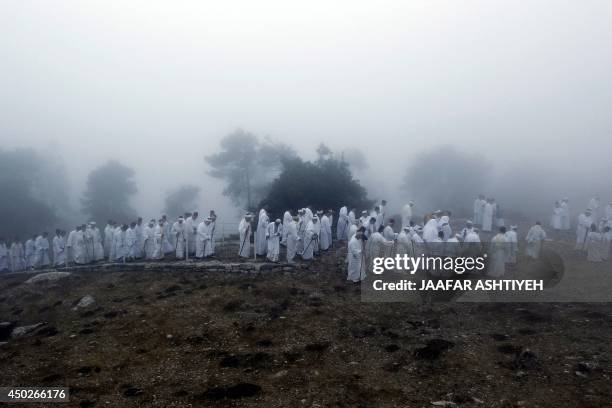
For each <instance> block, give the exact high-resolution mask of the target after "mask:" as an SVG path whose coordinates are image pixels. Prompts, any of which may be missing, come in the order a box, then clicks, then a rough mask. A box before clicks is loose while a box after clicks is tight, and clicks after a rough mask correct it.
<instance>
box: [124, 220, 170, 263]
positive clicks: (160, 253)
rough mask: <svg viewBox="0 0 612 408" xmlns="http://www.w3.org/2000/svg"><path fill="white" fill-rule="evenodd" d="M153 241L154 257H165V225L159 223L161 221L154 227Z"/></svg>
mask: <svg viewBox="0 0 612 408" xmlns="http://www.w3.org/2000/svg"><path fill="white" fill-rule="evenodd" d="M153 242H154V244H153V245H154V247H153V256H152V258H153V259H164V226H163V225H159V223H158V224H156V225H155V226H154V227H153ZM126 252H127V251H126ZM126 255H127V253H126Z"/></svg>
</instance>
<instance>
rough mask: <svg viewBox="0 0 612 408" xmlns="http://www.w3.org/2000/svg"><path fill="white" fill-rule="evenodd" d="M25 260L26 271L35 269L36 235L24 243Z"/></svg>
mask: <svg viewBox="0 0 612 408" xmlns="http://www.w3.org/2000/svg"><path fill="white" fill-rule="evenodd" d="M25 259H26V266H27V267H28V269H34V268H35V267H36V235H34V236H32V238H30V239H28V240H27V241H26V243H25Z"/></svg>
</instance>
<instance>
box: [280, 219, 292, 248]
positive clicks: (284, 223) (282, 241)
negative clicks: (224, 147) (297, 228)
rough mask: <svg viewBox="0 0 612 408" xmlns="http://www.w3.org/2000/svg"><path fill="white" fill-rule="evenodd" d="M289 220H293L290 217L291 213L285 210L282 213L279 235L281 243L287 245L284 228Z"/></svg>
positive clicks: (285, 229)
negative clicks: (281, 230)
mask: <svg viewBox="0 0 612 408" xmlns="http://www.w3.org/2000/svg"><path fill="white" fill-rule="evenodd" d="M290 222H293V218H292V217H291V213H290V212H289V211H285V214H283V235H282V236H281V245H287V230H288V228H285V227H287V226H288V225H289V223H290Z"/></svg>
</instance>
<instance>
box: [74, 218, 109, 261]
mask: <svg viewBox="0 0 612 408" xmlns="http://www.w3.org/2000/svg"><path fill="white" fill-rule="evenodd" d="M84 234H85V233H84V231H83V226H82V225H79V226H77V228H76V230H75V231H74V234H72V241H71V242H70V248H71V252H72V261H73V262H74V263H76V264H79V265H83V264H85V263H87V253H86V252H87V248H86V246H85V235H84ZM112 242H113V245H114V243H115V231H114V230H113V241H112ZM111 253H112V254H113V256H114V254H115V248H113V249H112V251H111ZM113 260H114V259H110V261H113Z"/></svg>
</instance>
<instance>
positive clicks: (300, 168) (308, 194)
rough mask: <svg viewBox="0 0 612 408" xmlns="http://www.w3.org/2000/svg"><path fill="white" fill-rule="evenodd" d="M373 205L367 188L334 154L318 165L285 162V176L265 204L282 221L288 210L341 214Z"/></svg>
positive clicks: (270, 193)
mask: <svg viewBox="0 0 612 408" xmlns="http://www.w3.org/2000/svg"><path fill="white" fill-rule="evenodd" d="M372 204H373V201H372V200H369V199H368V196H367V192H366V190H365V188H363V187H362V186H361V185H360V184H359V182H358V181H357V180H355V179H354V178H353V175H352V174H351V171H350V170H349V167H348V164H347V163H346V162H344V161H342V160H339V159H336V158H334V157H333V156H332V155H330V154H326V155H325V158H322V157H320V155H319V159H318V160H317V161H316V162H314V163H313V162H308V161H303V160H301V159H300V158H290V159H285V160H283V167H282V172H281V173H280V175H279V176H278V177H277V178H276V179H275V180H274V181H273V182H272V185H271V187H270V191H269V192H268V195H267V196H266V197H265V198H264V199H263V200H262V202H261V205H262V206H264V205H265V206H266V207H268V209H269V210H270V211H271V213H272V214H273V215H274V217H278V218H282V214H283V213H284V211H286V210H293V211H295V210H297V209H299V208H302V207H304V206H306V205H309V206H311V207H312V208H313V209H314V210H319V209H324V210H327V209H334V210H336V211H337V209H338V208H340V207H342V206H343V205H347V206H349V207H356V208H360V209H361V208H364V209H365V208H370V207H371V206H372Z"/></svg>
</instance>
